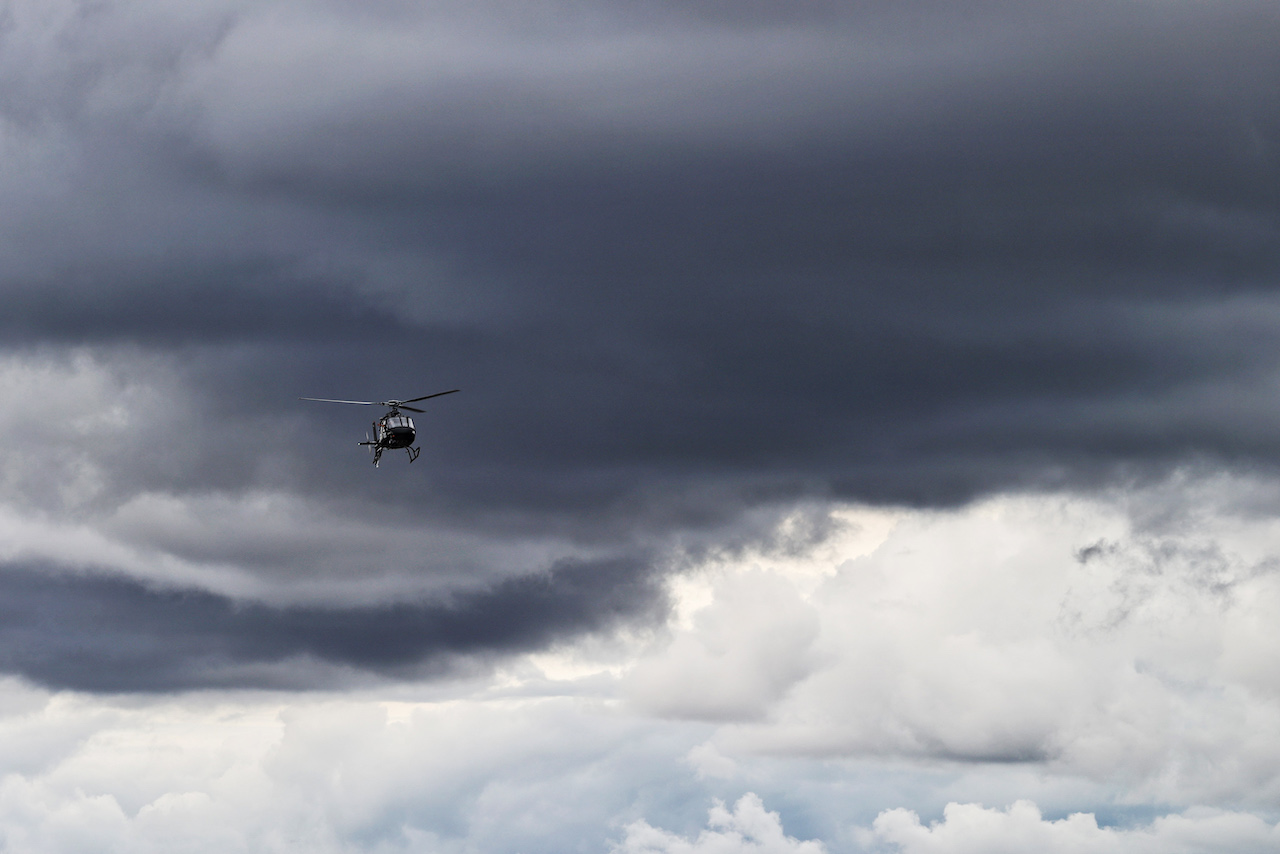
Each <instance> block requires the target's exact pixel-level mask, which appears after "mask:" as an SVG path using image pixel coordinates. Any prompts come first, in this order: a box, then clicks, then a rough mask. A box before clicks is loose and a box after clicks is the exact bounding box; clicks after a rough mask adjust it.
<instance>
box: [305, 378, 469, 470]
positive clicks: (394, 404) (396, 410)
mask: <svg viewBox="0 0 1280 854" xmlns="http://www.w3.org/2000/svg"><path fill="white" fill-rule="evenodd" d="M461 390H462V389H457V388H455V389H450V390H449V391H438V392H436V393H435V394H425V395H423V396H422V397H415V398H411V399H410V400H333V399H332V398H328V397H300V398H298V400H317V401H319V402H321V403H352V404H355V405H357V406H386V407H389V411H388V412H387V413H386V414H385V415H383V416H382V417H381V418H379V419H378V420H377V421H375V422H373V434H374V437H375V438H373V439H370V438H369V434H368V433H366V434H365V435H364V439H365V440H364V441H363V442H360V443H359V444H361V445H364V446H365V447H367V448H369V450H371V451H373V467H374V468H377V467H378V461H379V460H381V459H382V452H383V451H388V450H392V451H394V450H398V449H400V448H404V449H405V450H406V451H407V452H408V453H409V462H413V461H414V460H416V459H417V458H418V454H420V453H422V449H421V448H415V447H414V446H413V440H414V438H415V437H416V436H417V435H418V434H417V431H416V430H414V427H413V419H412V418H410V417H409V416H408V415H401V414H400V410H402V409H407V410H409V411H410V412H426V410H425V409H418V408H417V407H414V406H406V405H405V404H409V403H417V402H418V401H420V400H430V399H431V398H433V397H440V396H442V395H446V394H453V393H454V392H455V391H461Z"/></svg>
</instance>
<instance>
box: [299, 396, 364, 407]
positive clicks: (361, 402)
mask: <svg viewBox="0 0 1280 854" xmlns="http://www.w3.org/2000/svg"><path fill="white" fill-rule="evenodd" d="M298 400H318V401H320V402H321V403H354V404H357V405H358V406H384V405H385V404H381V403H378V402H376V401H373V400H334V399H333V398H331V397H300V398H298Z"/></svg>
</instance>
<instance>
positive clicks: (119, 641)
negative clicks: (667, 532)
mask: <svg viewBox="0 0 1280 854" xmlns="http://www.w3.org/2000/svg"><path fill="white" fill-rule="evenodd" d="M41 569H42V568H38V567H21V566H13V565H10V566H7V567H6V568H5V572H4V574H3V578H2V580H0V615H2V618H0V666H3V668H4V669H5V670H6V671H9V672H15V673H20V674H22V675H23V676H25V677H27V678H28V679H31V680H33V681H35V682H38V683H40V684H43V685H47V686H50V687H54V688H72V689H76V690H88V691H166V690H180V689H189V688H202V687H216V686H234V685H242V686H243V685H254V686H260V687H290V688H294V687H305V686H307V685H308V684H314V683H315V681H316V680H317V679H323V678H326V677H322V676H318V674H317V667H316V665H317V664H319V665H328V666H338V667H345V668H355V669H359V670H364V671H370V672H374V673H380V674H384V675H389V676H404V675H408V674H411V673H414V672H422V671H423V670H424V669H426V670H427V671H428V672H431V671H434V672H437V673H439V672H447V671H448V669H449V667H450V665H451V664H456V662H457V661H458V660H459V659H460V658H461V657H464V656H470V657H472V658H476V657H483V656H487V655H493V654H497V653H511V652H518V651H521V650H527V649H534V648H543V647H545V646H547V645H548V644H551V643H554V642H555V641H557V640H562V639H565V638H567V637H571V636H573V635H576V634H580V633H583V632H594V631H602V630H608V629H612V628H615V627H616V626H617V625H618V624H620V623H627V622H636V621H640V620H650V619H653V618H654V617H656V616H658V615H660V614H661V613H663V612H665V607H666V603H665V598H664V596H663V594H662V592H661V589H660V587H659V586H658V585H657V584H656V577H655V576H654V574H653V573H651V572H650V571H649V570H648V569H647V568H646V567H645V566H644V565H643V564H641V563H639V562H630V561H612V562H600V563H595V564H588V563H565V564H562V565H558V566H556V567H555V568H554V569H553V570H552V571H551V572H550V573H548V574H546V575H542V576H535V577H524V578H519V579H513V580H509V581H507V582H504V583H502V584H499V585H497V586H495V587H494V588H492V589H490V590H486V591H483V592H478V593H470V594H463V595H459V596H457V597H455V598H454V600H453V601H451V602H448V603H443V604H441V603H435V604H409V603H402V604H396V605H387V606H381V607H367V608H345V609H344V608H323V607H301V606H293V607H280V608H273V607H268V606H264V605H257V604H241V603H235V602H232V601H230V600H228V599H225V598H223V597H220V596H215V595H212V594H208V593H201V592H194V591H183V592H170V591H159V590H153V589H148V588H147V587H145V586H143V585H141V584H138V583H136V582H133V581H129V580H127V579H121V578H101V577H84V576H80V577H74V576H53V577H50V576H49V575H47V574H45V573H44V572H42V571H41ZM334 678H335V677H334V676H333V674H329V675H328V677H327V679H329V680H332V679H334Z"/></svg>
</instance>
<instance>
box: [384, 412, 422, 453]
mask: <svg viewBox="0 0 1280 854" xmlns="http://www.w3.org/2000/svg"><path fill="white" fill-rule="evenodd" d="M377 429H378V447H380V448H388V449H390V450H395V449H397V448H407V447H409V446H410V445H412V444H413V440H414V438H415V437H417V435H418V433H417V431H416V430H414V428H413V419H412V418H410V417H409V416H407V415H384V416H383V417H382V419H381V420H380V421H379V422H378V425H377Z"/></svg>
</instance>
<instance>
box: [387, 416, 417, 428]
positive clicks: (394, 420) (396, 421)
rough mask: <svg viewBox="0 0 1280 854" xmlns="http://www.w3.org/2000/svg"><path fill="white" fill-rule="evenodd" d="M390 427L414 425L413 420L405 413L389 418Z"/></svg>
mask: <svg viewBox="0 0 1280 854" xmlns="http://www.w3.org/2000/svg"><path fill="white" fill-rule="evenodd" d="M387 426H388V427H412V426H413V422H412V421H410V420H409V418H408V416H405V415H393V416H391V417H390V418H388V419H387Z"/></svg>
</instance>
